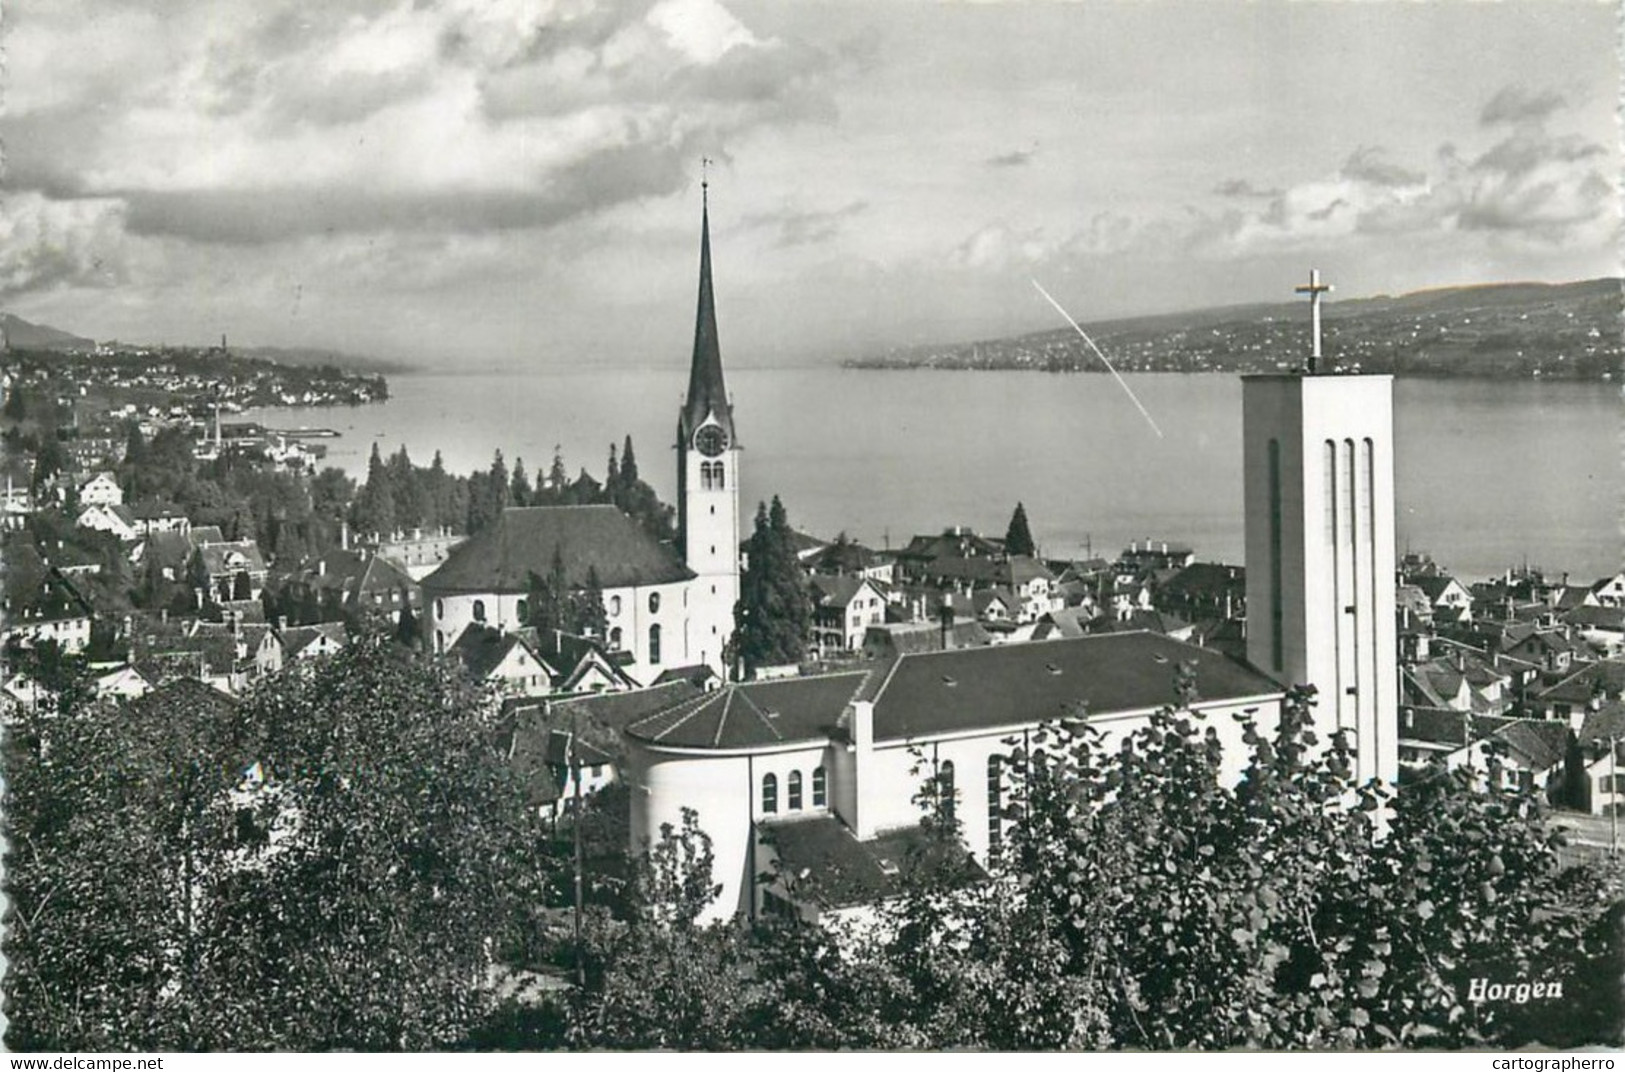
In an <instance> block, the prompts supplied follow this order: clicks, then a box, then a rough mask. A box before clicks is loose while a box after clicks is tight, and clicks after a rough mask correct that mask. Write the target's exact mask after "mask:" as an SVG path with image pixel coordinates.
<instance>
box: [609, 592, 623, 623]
mask: <svg viewBox="0 0 1625 1072" xmlns="http://www.w3.org/2000/svg"><path fill="white" fill-rule="evenodd" d="M619 613H621V597H620V596H610V597H609V616H610V617H611V618H613V617H615V616H616V615H617V614H619Z"/></svg>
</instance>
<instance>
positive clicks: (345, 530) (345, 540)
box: [339, 518, 350, 551]
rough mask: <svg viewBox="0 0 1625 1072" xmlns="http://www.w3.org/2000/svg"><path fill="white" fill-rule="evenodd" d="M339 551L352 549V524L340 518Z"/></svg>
mask: <svg viewBox="0 0 1625 1072" xmlns="http://www.w3.org/2000/svg"><path fill="white" fill-rule="evenodd" d="M339 549H340V550H342V551H348V550H349V549H350V522H349V521H347V520H345V519H344V518H339Z"/></svg>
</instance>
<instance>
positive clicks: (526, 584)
mask: <svg viewBox="0 0 1625 1072" xmlns="http://www.w3.org/2000/svg"><path fill="white" fill-rule="evenodd" d="M555 551H557V552H558V554H559V558H560V560H561V561H562V562H563V563H564V580H565V583H566V584H568V585H570V586H571V587H573V588H584V587H586V585H587V579H588V576H589V575H590V573H591V572H592V571H593V570H594V569H596V570H597V571H598V583H599V584H600V585H602V586H603V587H604V588H606V589H608V588H628V587H631V586H633V585H649V584H669V583H671V582H673V581H686V580H690V579H692V578H693V576H694V574H693V572H692V571H690V570H689V568H688V567H687V566H685V565H683V564H682V562H680V561H679V560H678V558H677V555H676V553H675V552H673V551H672V550H671V548H669V547H666V546H664V545H662V544H660V543H658V542H657V541H656V540H655V539H654V538H653V537H651V536H650V535H649V534H648V533H646V532H644V531H643V530H642V529H641V528H639V527H638V525H637V523H636V522H634V521H633V520H632V519H631V518H629V517H627V516H626V515H625V514H623V513H621V512H620V511H619V510H618V509H616V508H615V507H613V506H609V505H596V506H513V507H509V508H508V509H506V510H504V511H502V516H501V517H499V518H498V519H497V521H496V523H495V524H492V525H490V526H488V527H487V528H485V529H483V530H482V531H480V532H479V533H477V534H476V535H474V536H472V537H470V538H469V539H468V540H467V541H465V542H464V543H461V544H459V545H458V546H457V547H456V548H455V549H454V550H453V551H452V552H451V554H449V555H447V556H446V561H444V562H442V563H441V564H440V568H439V569H437V570H435V571H434V572H433V573H431V574H429V575H428V576H427V577H425V578H424V579H423V582H422V584H423V588H424V590H425V591H432V592H527V591H529V590H530V575H531V574H532V573H535V574H536V575H537V576H539V577H546V576H547V575H548V572H549V571H550V570H551V569H552V568H553V554H554V552H555Z"/></svg>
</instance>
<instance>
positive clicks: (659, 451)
mask: <svg viewBox="0 0 1625 1072" xmlns="http://www.w3.org/2000/svg"><path fill="white" fill-rule="evenodd" d="M727 375H728V385H729V388H730V390H732V392H733V394H734V405H735V420H736V424H737V427H738V432H739V437H740V441H741V443H742V444H743V446H744V450H745V455H744V461H743V481H744V482H743V485H742V494H743V497H744V500H745V501H746V502H747V503H749V504H751V506H750V507H749V508H747V509H746V517H745V521H744V524H745V525H746V527H747V531H745V532H742V533H741V537H743V536H745V535H748V534H749V533H748V526H749V519H750V513H751V510H753V509H754V504H755V503H756V502H757V501H759V500H762V499H768V498H771V497H772V496H773V495H774V494H778V495H780V496H782V497H783V499H784V503H785V506H786V508H787V509H788V510H789V513H790V519H791V522H792V523H793V524H794V525H795V526H796V527H798V528H801V529H804V530H806V531H808V532H811V533H814V534H815V535H819V536H823V537H833V536H834V535H835V534H836V533H837V532H840V531H842V530H844V531H846V532H847V533H848V534H849V535H851V536H852V537H853V538H855V539H859V540H861V541H863V542H865V543H868V544H870V545H872V546H875V547H884V546H887V544H888V543H889V544H890V546H893V547H896V546H900V545H901V544H904V543H906V542H907V541H908V539H909V537H910V536H911V535H913V534H914V533H918V532H937V531H940V530H941V529H942V528H943V527H945V526H947V525H956V524H957V525H968V526H971V527H972V528H975V529H977V530H978V531H981V532H984V533H987V534H990V535H997V536H1002V535H1003V534H1004V528H1005V525H1006V524H1007V522H1008V521H1009V517H1010V512H1011V511H1012V510H1013V509H1014V507H1015V504H1016V502H1017V501H1018V500H1020V501H1022V502H1024V503H1025V504H1026V507H1027V516H1028V518H1029V519H1030V520H1031V523H1032V528H1033V534H1034V536H1035V537H1036V538H1037V540H1038V541H1039V543H1040V544H1041V545H1042V548H1043V551H1044V552H1045V553H1046V554H1049V555H1053V556H1075V555H1081V554H1083V553H1084V552H1085V551H1086V550H1092V551H1093V552H1094V553H1096V554H1105V555H1108V556H1109V555H1112V554H1115V553H1116V552H1117V551H1118V550H1120V549H1121V548H1123V547H1125V546H1127V544H1128V542H1129V541H1130V540H1143V539H1145V538H1147V537H1151V538H1154V539H1157V540H1168V541H1170V542H1174V541H1178V542H1183V543H1188V544H1191V545H1192V546H1194V547H1195V548H1196V550H1197V553H1198V555H1199V557H1201V558H1203V559H1216V560H1221V561H1228V562H1235V563H1240V562H1241V561H1242V512H1241V510H1242V507H1241V497H1242V490H1241V489H1242V474H1241V381H1240V380H1239V378H1237V377H1236V376H1233V375H1206V376H1185V375H1153V374H1140V375H1131V376H1128V377H1126V379H1127V381H1128V382H1129V384H1130V385H1131V386H1132V388H1133V390H1134V392H1135V394H1136V395H1138V396H1139V398H1140V400H1141V401H1142V402H1143V403H1144V405H1145V407H1146V409H1147V410H1148V411H1149V412H1150V413H1151V415H1152V416H1153V417H1154V418H1155V420H1156V423H1157V424H1158V425H1159V426H1160V427H1161V429H1162V432H1163V436H1162V437H1161V438H1159V437H1158V436H1157V435H1156V434H1155V433H1154V432H1153V431H1152V430H1151V428H1150V426H1149V425H1148V424H1147V423H1146V421H1145V419H1144V418H1143V417H1142V416H1141V415H1140V414H1139V412H1138V411H1137V410H1136V409H1135V408H1134V405H1133V403H1131V402H1130V401H1129V399H1128V398H1127V397H1126V396H1125V395H1124V393H1123V391H1122V389H1121V388H1120V387H1118V385H1117V384H1116V383H1115V382H1114V381H1113V380H1112V379H1111V377H1110V376H1105V375H1090V374H1059V375H1057V374H1043V373H1033V372H937V371H927V370H919V371H914V370H910V371H871V370H860V369H842V368H790V369H730V370H729V371H728V374H727ZM686 384H687V368H686V362H682V363H681V364H679V363H674V364H673V366H672V367H669V368H660V369H643V370H631V371H628V370H617V371H600V370H586V371H576V372H569V373H557V372H546V373H537V374H535V375H518V374H513V373H500V374H498V373H491V374H474V375H470V374H457V375H451V374H439V373H419V374H408V375H397V376H392V377H391V378H390V383H389V386H390V392H391V395H392V397H391V399H390V400H389V401H388V402H387V403H384V404H382V405H375V406H365V407H359V408H355V409H277V410H257V411H252V412H250V413H249V414H247V415H246V416H248V417H249V418H251V419H254V420H258V421H261V422H263V423H265V424H267V425H269V426H271V427H273V428H294V427H299V426H301V425H309V426H313V427H330V428H335V429H337V430H338V431H339V432H341V433H342V437H341V438H339V439H328V440H322V441H321V442H324V443H326V444H327V445H328V450H329V454H328V464H332V465H337V466H340V467H342V468H344V469H345V470H347V471H348V472H350V473H351V474H352V475H355V476H357V477H364V476H365V474H366V465H367V457H368V454H369V453H370V451H371V450H372V445H373V444H374V443H375V442H376V443H377V444H378V446H379V448H380V449H381V450H383V451H384V453H386V454H388V453H390V452H392V451H394V450H396V449H397V448H398V447H400V446H401V445H403V444H404V445H405V446H406V447H407V449H408V451H409V452H410V454H411V456H412V459H413V461H415V462H417V463H418V464H420V465H427V464H428V463H429V462H430V460H431V459H432V458H433V456H434V452H435V451H436V450H439V451H440V452H441V453H442V455H443V457H444V459H445V464H446V467H447V468H448V469H449V470H451V471H452V472H468V471H469V470H471V469H474V468H484V467H487V466H489V465H490V462H491V456H492V452H493V451H495V450H497V449H501V451H502V452H503V455H504V457H506V459H507V461H508V464H509V466H510V467H511V466H512V465H513V464H514V461H515V459H520V458H522V459H523V460H524V463H525V467H526V469H527V470H528V471H529V472H530V473H531V474H532V476H533V477H534V475H535V473H536V472H537V471H538V470H542V471H545V470H546V469H547V467H548V464H549V463H550V461H551V459H552V456H553V450H554V446H555V445H558V446H560V447H561V448H562V450H563V454H564V460H565V463H566V465H567V466H568V467H569V470H570V472H571V474H572V475H574V474H575V473H576V472H577V471H579V470H580V469H581V468H582V467H586V468H587V469H588V470H589V471H590V472H591V473H592V474H593V475H594V476H595V477H597V478H598V479H602V478H603V475H604V467H605V462H606V460H607V457H608V453H609V445H610V443H611V442H615V443H619V442H620V441H621V440H622V439H623V438H624V437H625V436H626V434H627V433H631V435H632V438H633V442H634V445H635V447H636V451H637V457H638V466H639V469H640V471H641V474H642V476H643V478H644V479H645V480H648V481H649V482H650V483H651V484H652V485H653V486H654V487H655V489H656V490H657V491H658V492H659V493H660V495H661V497H662V498H664V499H666V500H667V501H670V500H671V498H672V497H673V496H674V494H675V490H676V476H675V472H674V469H673V464H674V463H673V455H672V450H671V444H672V441H673V437H674V430H675V426H676V419H677V407H678V403H679V401H680V400H681V397H682V392H683V390H684V388H685V387H686ZM1620 418H1621V404H1620V394H1619V390H1618V388H1617V387H1614V386H1612V385H1609V384H1580V383H1538V382H1522V381H1519V382H1508V381H1485V380H1400V381H1398V382H1397V383H1396V384H1395V414H1394V422H1395V433H1394V434H1395V439H1396V443H1395V449H1396V457H1397V459H1398V462H1397V469H1398V472H1397V474H1396V476H1397V495H1398V500H1399V501H1398V503H1397V510H1396V516H1397V519H1398V525H1399V550H1400V551H1401V552H1403V551H1404V550H1405V549H1406V548H1407V547H1409V548H1412V549H1415V550H1426V551H1429V552H1431V553H1432V554H1433V556H1434V558H1435V559H1436V560H1438V561H1439V562H1441V563H1443V564H1444V565H1446V566H1448V567H1449V568H1451V569H1452V570H1454V571H1456V573H1457V574H1458V575H1460V576H1462V577H1465V578H1469V579H1476V578H1479V577H1484V576H1489V575H1491V574H1494V573H1498V572H1500V571H1502V570H1504V569H1505V568H1506V567H1508V566H1510V565H1517V564H1520V563H1522V562H1524V561H1526V560H1527V561H1528V562H1529V563H1530V564H1532V565H1541V566H1543V567H1545V568H1546V569H1548V570H1549V571H1553V572H1563V571H1569V572H1571V573H1572V574H1573V575H1574V577H1575V578H1576V579H1577V580H1580V579H1583V580H1586V581H1590V580H1594V579H1595V578H1597V577H1599V576H1603V575H1605V574H1610V573H1613V572H1614V571H1616V570H1618V569H1619V568H1620V566H1621V562H1622V553H1621V548H1622V540H1621V505H1622V503H1625V479H1622V476H1621V472H1622V467H1621V443H1622V439H1621V421H1620Z"/></svg>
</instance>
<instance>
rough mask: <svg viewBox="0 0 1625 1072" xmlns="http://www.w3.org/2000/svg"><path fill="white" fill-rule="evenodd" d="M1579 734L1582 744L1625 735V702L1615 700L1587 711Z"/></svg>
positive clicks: (1615, 738)
mask: <svg viewBox="0 0 1625 1072" xmlns="http://www.w3.org/2000/svg"><path fill="white" fill-rule="evenodd" d="M1578 736H1579V738H1580V742H1581V743H1582V744H1589V743H1590V742H1592V741H1603V740H1610V739H1614V740H1617V739H1619V738H1622V737H1625V703H1621V702H1620V701H1618V700H1614V701H1612V702H1611V703H1605V704H1603V705H1602V706H1601V707H1600V708H1598V709H1597V710H1595V711H1589V712H1587V713H1586V717H1585V721H1584V722H1582V723H1581V724H1580V732H1579V735H1578Z"/></svg>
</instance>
